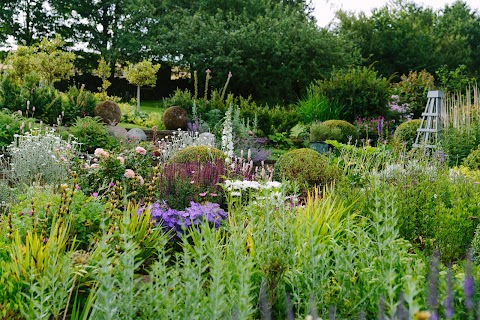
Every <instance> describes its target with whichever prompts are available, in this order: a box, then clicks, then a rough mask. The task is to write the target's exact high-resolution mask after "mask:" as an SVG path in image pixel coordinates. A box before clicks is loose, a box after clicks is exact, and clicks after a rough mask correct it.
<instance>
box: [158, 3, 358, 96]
mask: <svg viewBox="0 0 480 320" xmlns="http://www.w3.org/2000/svg"><path fill="white" fill-rule="evenodd" d="M171 2H173V1H163V2H162V7H159V8H157V11H156V14H157V18H155V20H154V21H155V23H153V24H152V25H151V27H150V29H149V30H150V32H151V33H152V34H154V35H155V36H153V37H152V39H156V40H157V44H155V43H153V44H152V51H153V52H158V53H163V55H162V57H163V58H168V59H169V62H170V63H172V64H177V65H181V66H184V67H186V68H187V69H189V70H190V71H191V73H193V71H195V70H196V71H198V72H201V73H203V72H205V70H207V69H210V70H212V73H211V76H212V79H211V80H210V83H211V84H212V85H213V86H215V87H218V88H219V87H221V86H222V83H223V78H221V77H218V76H216V75H223V74H227V73H228V72H229V71H231V72H232V73H233V74H234V75H235V81H232V82H231V84H230V88H231V89H232V91H233V92H235V93H237V94H242V95H245V96H248V95H252V96H253V98H255V99H257V100H263V101H270V102H280V101H294V100H296V99H297V97H298V95H299V94H300V93H301V92H302V91H304V90H305V89H306V87H307V86H308V85H309V84H310V83H311V82H312V81H313V80H314V79H317V78H321V77H323V76H327V75H328V74H329V72H330V71H331V70H332V66H333V65H337V66H340V67H342V66H347V65H349V64H352V63H355V62H357V61H358V60H357V58H358V55H357V52H356V51H355V50H351V46H350V45H349V42H347V41H344V39H342V38H341V37H337V36H336V35H335V34H333V33H331V32H329V31H328V30H324V29H319V28H318V27H317V26H316V25H315V23H314V22H313V21H312V20H311V19H309V18H308V17H307V14H306V13H305V12H303V10H299V9H298V6H293V5H287V4H284V3H283V1H268V0H247V1H245V0H244V1H240V0H231V1H222V2H221V7H220V8H217V9H215V6H214V5H213V3H214V1H213V0H203V1H186V0H184V1H175V3H171ZM215 3H218V1H215ZM186 16H188V19H185V17H186Z"/></svg>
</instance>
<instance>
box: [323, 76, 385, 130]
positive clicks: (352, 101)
mask: <svg viewBox="0 0 480 320" xmlns="http://www.w3.org/2000/svg"><path fill="white" fill-rule="evenodd" d="M314 85H315V86H317V87H318V90H319V91H320V92H321V93H323V94H324V95H325V96H326V97H328V99H329V101H330V103H334V104H336V105H339V106H343V107H344V109H342V111H343V112H344V113H343V119H345V120H347V121H350V122H353V121H354V120H355V119H356V117H362V118H363V117H373V116H380V115H384V114H385V113H386V111H387V105H388V100H389V99H390V81H389V79H386V78H383V77H381V76H379V75H378V72H377V71H375V70H373V69H372V68H371V67H370V68H367V67H355V68H350V69H340V70H335V71H334V72H332V74H331V76H330V78H328V79H325V80H320V81H317V82H316V83H315V84H314Z"/></svg>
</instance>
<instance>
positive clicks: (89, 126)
mask: <svg viewBox="0 0 480 320" xmlns="http://www.w3.org/2000/svg"><path fill="white" fill-rule="evenodd" d="M68 133H70V134H72V135H73V136H74V137H75V138H76V139H77V141H78V142H79V143H80V144H81V146H80V149H81V150H82V151H84V152H88V153H93V151H94V150H95V149H96V148H106V149H113V148H114V147H116V146H118V141H117V140H116V139H115V138H113V137H112V136H111V135H110V134H109V133H108V131H107V127H106V125H105V124H104V123H103V122H102V120H101V119H100V118H99V117H84V118H80V117H79V118H77V120H76V121H75V123H74V125H73V126H71V127H70V128H69V130H68V131H67V132H65V133H63V134H68Z"/></svg>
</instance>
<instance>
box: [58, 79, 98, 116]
mask: <svg viewBox="0 0 480 320" xmlns="http://www.w3.org/2000/svg"><path fill="white" fill-rule="evenodd" d="M96 105H97V99H96V98H95V96H94V95H93V94H92V93H91V92H90V91H88V90H85V86H84V85H82V86H81V87H80V89H79V88H77V87H76V86H71V87H69V88H68V91H67V92H65V94H63V95H62V109H63V123H64V124H71V123H72V122H73V121H75V119H76V118H77V117H85V116H92V115H93V113H94V109H95V106H96Z"/></svg>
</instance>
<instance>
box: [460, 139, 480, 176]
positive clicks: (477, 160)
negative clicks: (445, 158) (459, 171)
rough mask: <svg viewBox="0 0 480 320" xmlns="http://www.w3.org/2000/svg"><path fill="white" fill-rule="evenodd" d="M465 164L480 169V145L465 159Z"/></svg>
mask: <svg viewBox="0 0 480 320" xmlns="http://www.w3.org/2000/svg"><path fill="white" fill-rule="evenodd" d="M463 165H464V166H465V167H467V168H469V169H471V170H480V145H478V146H477V148H475V149H473V150H472V152H470V154H469V155H468V156H467V157H466V158H465V159H463Z"/></svg>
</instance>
